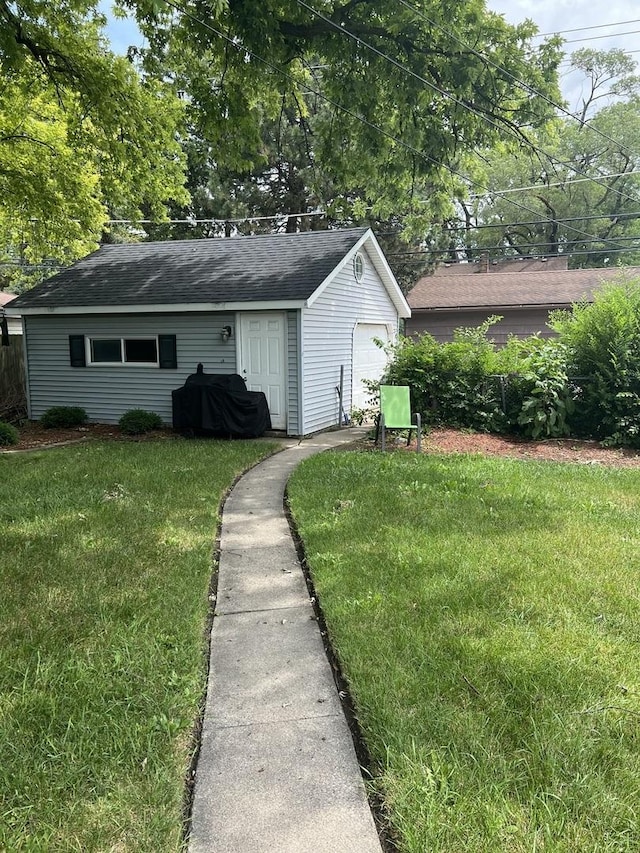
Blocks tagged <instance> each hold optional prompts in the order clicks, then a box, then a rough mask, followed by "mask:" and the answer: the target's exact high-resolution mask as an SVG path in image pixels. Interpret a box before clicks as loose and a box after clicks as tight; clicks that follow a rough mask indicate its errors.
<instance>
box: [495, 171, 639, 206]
mask: <svg viewBox="0 0 640 853" xmlns="http://www.w3.org/2000/svg"><path fill="white" fill-rule="evenodd" d="M578 174H582V173H581V172H578ZM623 175H640V169H635V170H632V171H629V172H616V173H615V174H612V175H601V177H602V178H621V177H622V176H623ZM593 180H594V178H569V179H568V180H566V181H558V182H557V183H555V182H554V183H551V184H532V185H531V186H529V187H511V188H510V189H507V190H498V191H497V192H495V193H493V195H501V196H503V195H506V194H507V193H519V192H524V191H526V190H538V189H546V188H548V187H564V186H566V185H567V184H584V183H586V182H591V181H593ZM598 185H599V186H603V184H598ZM611 189H613V188H611ZM627 198H629V199H630V200H632V201H638V199H631V196H627Z"/></svg>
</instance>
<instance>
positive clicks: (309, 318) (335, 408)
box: [302, 253, 398, 435]
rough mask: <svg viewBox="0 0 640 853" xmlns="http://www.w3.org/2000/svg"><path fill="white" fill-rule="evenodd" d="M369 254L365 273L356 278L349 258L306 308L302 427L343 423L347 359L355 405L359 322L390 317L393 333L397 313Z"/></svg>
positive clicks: (348, 390)
mask: <svg viewBox="0 0 640 853" xmlns="http://www.w3.org/2000/svg"><path fill="white" fill-rule="evenodd" d="M364 254H365V258H366V268H365V275H364V278H363V280H362V281H361V282H357V281H356V279H355V276H354V274H353V266H352V263H351V261H348V262H346V263H345V264H344V266H343V268H342V270H340V272H339V273H338V274H337V275H336V276H335V278H334V279H333V281H332V282H331V284H330V285H329V286H328V287H327V288H326V289H325V291H324V292H323V293H322V295H321V296H320V297H319V298H318V299H317V300H316V301H315V302H314V304H313V305H312V306H311V308H305V309H303V312H302V336H303V349H302V381H303V385H302V391H303V394H302V398H303V409H304V411H303V420H302V433H303V434H305V435H306V434H308V433H312V432H316V431H318V430H321V429H326V428H327V427H331V426H336V425H337V424H338V423H339V405H338V395H337V394H336V387H338V386H339V384H340V366H341V365H344V402H343V405H344V409H345V411H346V412H349V411H350V410H351V388H352V359H353V331H354V328H355V326H356V323H358V322H360V323H388V324H389V325H390V326H391V327H392V329H393V333H394V334H395V331H396V330H397V326H398V313H397V311H396V309H395V306H394V305H393V303H392V301H391V299H390V297H389V295H388V293H387V291H386V288H385V286H384V284H383V283H382V281H381V279H380V277H379V276H378V273H377V272H376V270H375V268H374V266H373V264H372V263H371V260H370V258H369V257H368V256H367V255H366V253H364Z"/></svg>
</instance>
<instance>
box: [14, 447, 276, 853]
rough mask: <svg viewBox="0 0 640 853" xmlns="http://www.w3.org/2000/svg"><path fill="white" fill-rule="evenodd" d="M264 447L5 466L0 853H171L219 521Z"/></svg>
mask: <svg viewBox="0 0 640 853" xmlns="http://www.w3.org/2000/svg"><path fill="white" fill-rule="evenodd" d="M273 447H274V445H272V444H268V443H266V442H255V441H254V442H242V441H237V442H216V441H180V440H176V441H171V442H157V443H148V442H145V443H133V442H132V443H96V444H93V443H92V444H87V445H82V446H76V447H68V448H61V449H57V450H50V451H46V452H38V453H29V454H23V455H15V456H8V455H5V456H0V590H1V593H0V595H1V597H0V850H7V851H12V853H13V851H23V850H24V851H29V853H32V851H47V853H48V851H82V853H84V851H114V853H115V851H118V853H124V851H150V853H162V851H177V850H179V849H180V847H181V841H182V818H183V813H182V812H183V805H184V793H185V774H186V771H187V768H188V763H189V757H190V749H191V747H192V731H193V725H194V720H195V719H196V717H197V712H198V706H199V703H200V701H201V699H202V695H203V687H204V677H205V671H204V669H205V668H204V651H205V634H204V627H205V623H206V617H207V610H208V588H209V581H210V577H211V573H212V565H213V563H212V559H213V552H214V545H215V537H216V529H217V522H218V509H219V504H220V500H221V497H222V495H223V494H224V492H225V491H226V490H227V489H228V487H229V486H230V484H231V483H232V482H233V480H234V478H235V477H236V476H237V475H238V474H239V473H240V472H241V471H242V470H244V469H245V468H247V467H249V466H250V465H252V464H253V463H255V462H256V461H257V460H258V459H259V458H261V457H262V456H264V455H265V454H267V453H269V452H270V451H271V449H272V448H273Z"/></svg>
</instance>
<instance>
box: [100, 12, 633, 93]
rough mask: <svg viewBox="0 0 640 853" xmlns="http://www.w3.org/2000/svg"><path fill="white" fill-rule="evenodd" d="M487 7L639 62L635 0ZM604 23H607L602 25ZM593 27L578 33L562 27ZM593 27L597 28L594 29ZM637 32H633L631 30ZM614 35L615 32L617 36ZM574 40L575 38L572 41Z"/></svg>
mask: <svg viewBox="0 0 640 853" xmlns="http://www.w3.org/2000/svg"><path fill="white" fill-rule="evenodd" d="M485 2H486V5H487V8H489V9H492V10H493V11H494V12H498V13H499V14H501V15H504V17H505V18H506V20H507V21H509V22H510V23H512V24H517V23H520V22H522V21H524V20H525V18H530V19H531V20H532V21H533V22H534V23H535V24H536V25H537V27H538V30H539V31H540V33H555V32H561V33H562V34H563V37H564V38H565V39H566V40H567V42H569V40H571V43H567V44H566V47H565V50H566V51H567V53H571V52H572V51H573V50H577V49H578V48H580V47H593V48H596V49H598V50H607V49H609V48H611V47H621V48H623V49H624V50H628V51H639V52H638V53H632V57H633V59H636V60H637V61H638V62H640V8H639V7H638V2H637V0H608V2H607V3H606V4H604V3H602V2H600V1H599V0H485ZM99 5H100V8H101V9H102V11H103V12H104V13H105V14H106V15H107V16H108V17H109V19H110V23H109V26H108V27H107V35H108V36H109V38H110V40H111V44H112V48H113V50H114V51H116V52H117V53H126V50H127V47H128V46H129V45H130V44H135V43H136V42H138V41H139V38H140V35H139V33H138V31H137V29H136V27H135V24H134V23H133V22H132V21H120V20H116V19H115V18H113V16H112V15H110V9H111V6H112V2H111V0H100V4H99ZM604 25H607V26H604ZM582 27H593V28H594V29H589V30H583V31H580V32H571V33H568V32H565V31H566V30H571V29H576V28H582ZM596 28H597V29H596ZM634 31H637V32H634ZM617 34H618V35H617ZM574 40H575V41H574ZM560 82H561V87H562V90H563V94H564V96H565V98H566V99H567V100H568V102H569V105H570V106H571V107H574V106H575V105H576V103H577V100H578V99H579V96H580V81H579V77H578V75H576V73H575V72H574V73H573V74H571V73H567V72H566V71H565V72H564V73H563V75H562V77H561V81H560Z"/></svg>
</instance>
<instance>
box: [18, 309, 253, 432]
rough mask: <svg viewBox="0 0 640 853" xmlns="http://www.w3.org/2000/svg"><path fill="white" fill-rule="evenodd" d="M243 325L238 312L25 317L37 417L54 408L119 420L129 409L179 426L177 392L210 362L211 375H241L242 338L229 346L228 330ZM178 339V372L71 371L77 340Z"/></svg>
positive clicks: (32, 408)
mask: <svg viewBox="0 0 640 853" xmlns="http://www.w3.org/2000/svg"><path fill="white" fill-rule="evenodd" d="M224 325H230V326H231V327H232V328H234V327H235V318H234V315H233V314H222V313H219V314H213V313H212V314H196V313H192V314H190V313H185V314H122V315H117V314H112V315H108V316H107V315H105V316H97V315H85V316H82V315H68V316H58V315H55V316H32V317H25V332H26V345H27V352H28V359H29V404H30V410H29V416H30V417H31V418H33V419H35V418H39V417H40V416H41V415H42V413H43V412H44V411H46V409H48V408H49V407H50V406H82V407H83V408H84V409H86V411H87V413H88V415H89V420H91V421H94V422H97V423H117V421H118V419H119V418H120V416H121V415H122V414H123V413H124V412H126V411H127V410H128V409H133V408H141V409H147V410H148V411H153V412H157V414H159V415H160V417H161V418H162V419H163V420H164V421H165V422H166V423H171V391H172V390H173V389H174V388H178V387H179V386H181V385H182V384H183V383H184V380H185V379H186V377H187V376H188V375H189V374H190V373H194V372H195V370H196V365H197V364H198V362H202V364H203V365H204V369H205V372H207V373H235V372H236V369H237V368H236V348H235V333H234V336H233V337H232V338H231V340H230V341H228V342H227V343H223V342H222V340H221V337H220V329H221V328H222V327H223V326H224ZM158 334H170V335H176V339H177V340H176V345H177V359H178V368H177V370H161V369H160V368H157V367H130V366H126V365H122V366H116V367H71V366H70V364H69V335H93V336H96V335H104V336H109V335H118V336H121V335H122V336H135V335H158Z"/></svg>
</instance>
